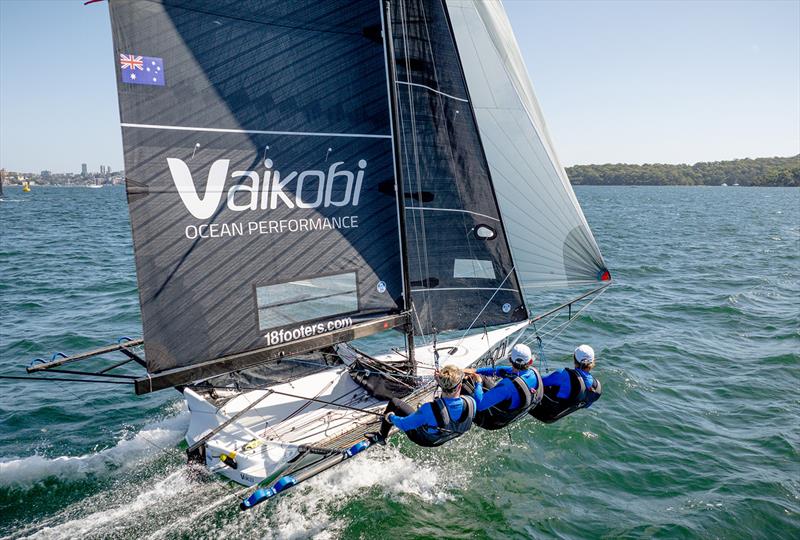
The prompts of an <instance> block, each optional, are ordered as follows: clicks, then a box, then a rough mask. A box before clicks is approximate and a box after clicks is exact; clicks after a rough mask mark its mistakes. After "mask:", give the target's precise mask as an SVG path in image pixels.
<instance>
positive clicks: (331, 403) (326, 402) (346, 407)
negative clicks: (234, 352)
mask: <svg viewBox="0 0 800 540" xmlns="http://www.w3.org/2000/svg"><path fill="white" fill-rule="evenodd" d="M211 388H213V389H215V390H237V391H239V390H265V391H266V390H267V389H266V388H261V387H258V386H237V387H233V386H212V387H211ZM269 390H271V391H272V393H273V394H278V395H279V396H285V397H290V398H294V399H303V400H305V401H313V402H314V403H322V404H323V405H330V406H332V407H341V408H342V409H349V410H351V411H357V412H361V413H365V414H371V415H374V416H379V417H381V418H383V413H376V412H374V411H370V410H367V409H361V408H359V407H351V406H350V405H344V404H342V403H335V402H333V401H326V400H324V399H317V398H310V397H307V396H298V395H296V394H290V393H288V392H281V391H278V390H272V389H271V388H270V389H269Z"/></svg>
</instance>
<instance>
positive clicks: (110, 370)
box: [0, 337, 145, 386]
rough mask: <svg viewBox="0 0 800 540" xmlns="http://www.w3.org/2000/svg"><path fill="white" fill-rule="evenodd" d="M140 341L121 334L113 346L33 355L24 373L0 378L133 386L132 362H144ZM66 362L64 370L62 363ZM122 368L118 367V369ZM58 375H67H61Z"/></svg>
mask: <svg viewBox="0 0 800 540" xmlns="http://www.w3.org/2000/svg"><path fill="white" fill-rule="evenodd" d="M143 343H144V342H143V341H142V340H141V339H131V338H128V337H123V338H120V339H119V340H118V342H117V343H116V344H114V345H108V346H105V347H100V348H98V349H93V350H91V351H87V352H83V353H80V354H76V355H72V356H69V355H66V354H64V353H63V352H56V353H53V355H52V356H51V358H50V360H49V361H47V360H45V359H43V358H35V359H34V360H33V361H31V363H30V365H29V366H28V367H27V368H26V371H27V372H28V376H13V375H0V379H20V380H27V381H50V382H53V381H60V382H87V383H105V384H126V385H131V386H133V385H134V384H135V382H136V380H137V379H139V378H140V377H141V372H140V371H139V370H137V371H139V373H138V374H133V373H131V370H130V364H131V363H132V362H134V363H136V364H138V366H141V367H142V368H144V366H145V361H144V358H142V356H141V348H142V344H143ZM78 362H80V365H81V369H74V368H73V366H71V364H76V363H78ZM67 365H70V368H69V369H67V368H65V367H64V366H67ZM123 367H124V368H125V369H121V368H123ZM44 373H47V374H53V373H55V374H57V375H59V376H57V377H49V376H48V377H37V376H33V377H32V376H30V375H31V374H44ZM61 375H70V376H69V377H62V376H61Z"/></svg>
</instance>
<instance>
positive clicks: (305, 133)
mask: <svg viewBox="0 0 800 540" xmlns="http://www.w3.org/2000/svg"><path fill="white" fill-rule="evenodd" d="M120 126H122V127H130V128H142V129H169V130H175V131H207V132H210V133H248V134H256V135H299V136H303V137H360V138H366V139H391V138H392V136H391V135H376V134H370V133H326V132H317V131H268V130H261V129H232V128H207V127H192V126H162V125H157V124H131V123H127V122H122V123H120Z"/></svg>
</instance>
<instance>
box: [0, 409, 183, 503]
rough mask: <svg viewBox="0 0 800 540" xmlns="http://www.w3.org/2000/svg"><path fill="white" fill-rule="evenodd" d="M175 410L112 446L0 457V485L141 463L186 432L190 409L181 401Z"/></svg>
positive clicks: (25, 485) (70, 477)
mask: <svg viewBox="0 0 800 540" xmlns="http://www.w3.org/2000/svg"><path fill="white" fill-rule="evenodd" d="M179 405H180V408H179V410H178V411H175V413H176V414H171V415H170V416H168V417H166V418H164V419H163V420H160V421H157V422H154V423H151V424H148V425H145V426H144V427H143V428H142V429H141V430H140V431H139V432H137V433H136V434H134V435H133V437H130V438H123V439H121V440H119V441H118V442H117V443H116V444H115V445H114V446H112V447H109V448H106V449H104V450H100V451H98V452H93V453H90V454H85V455H82V456H59V457H54V458H50V457H45V456H41V455H33V456H28V457H24V458H13V457H12V458H0V487H7V488H29V487H32V486H34V485H36V484H37V483H40V482H42V481H44V480H48V479H58V480H81V479H84V478H87V477H90V476H96V475H103V474H106V473H108V472H111V471H115V470H120V469H128V468H130V467H133V466H134V465H138V464H141V461H142V460H143V459H145V458H147V457H152V456H153V455H154V453H155V452H156V451H159V452H158V453H159V454H160V453H161V452H160V450H163V449H167V448H171V447H174V446H175V445H176V444H177V443H178V442H180V441H181V440H182V439H183V437H184V435H185V434H186V428H187V426H188V425H189V412H188V411H187V410H186V408H185V405H184V404H183V402H180V404H179Z"/></svg>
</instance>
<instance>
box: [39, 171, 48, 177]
mask: <svg viewBox="0 0 800 540" xmlns="http://www.w3.org/2000/svg"><path fill="white" fill-rule="evenodd" d="M39 176H41V177H42V178H50V171H42V174H40V175H39Z"/></svg>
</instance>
